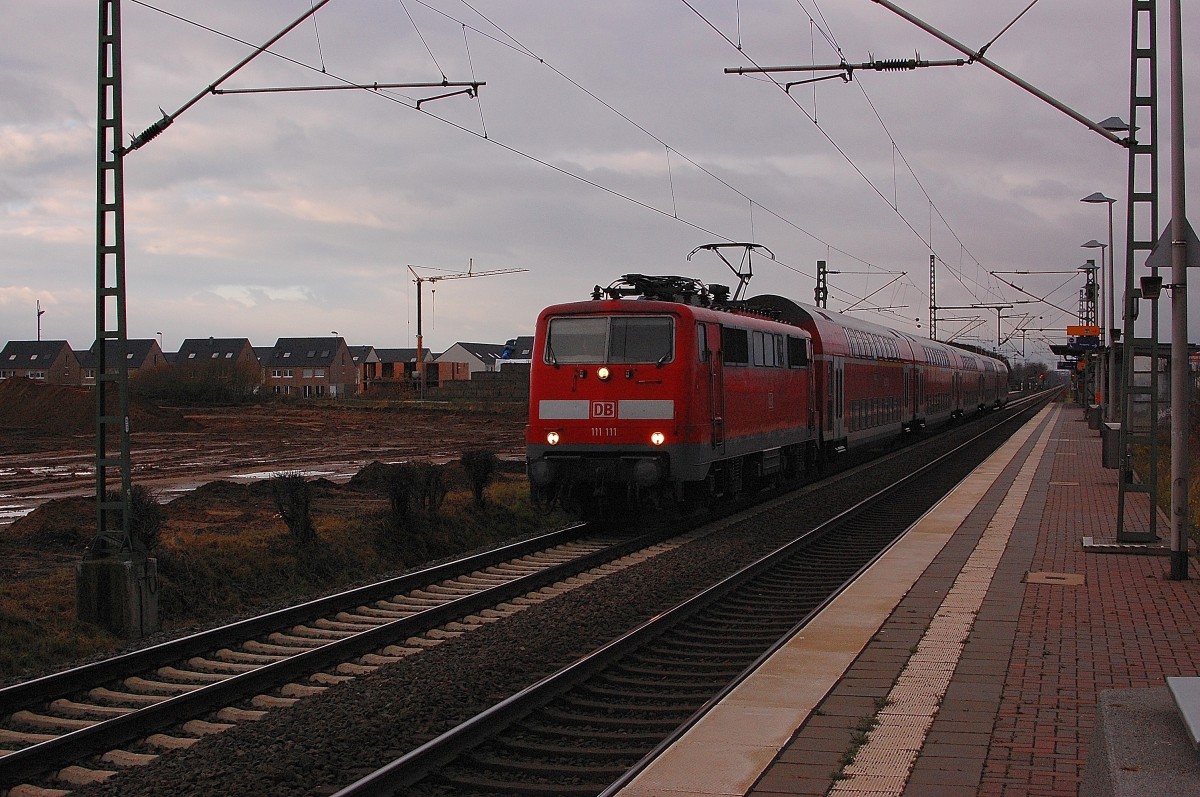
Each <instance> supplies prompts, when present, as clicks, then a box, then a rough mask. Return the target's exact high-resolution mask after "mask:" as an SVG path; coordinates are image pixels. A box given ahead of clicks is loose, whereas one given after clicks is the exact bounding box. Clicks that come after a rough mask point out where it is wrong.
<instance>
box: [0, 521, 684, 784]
mask: <svg viewBox="0 0 1200 797" xmlns="http://www.w3.org/2000/svg"><path fill="white" fill-rule="evenodd" d="M581 525H582V524H581ZM573 528H574V529H575V531H574V533H575V534H577V531H578V527H573ZM571 533H572V532H571V531H570V530H563V531H560V532H554V533H552V534H550V535H543V536H542V537H538V538H536V539H535V540H530V541H526V542H523V543H517V544H514V545H512V546H507V547H505V548H502V549H498V550H497V551H495V552H486V553H484V554H480V555H478V556H475V557H469V558H468V559H465V560H459V561H458V562H452V563H448V564H446V565H441V566H438V567H435V568H429V569H427V570H422V571H419V572H418V573H414V574H410V576H404V577H401V578H400V579H394V580H392V581H389V582H384V583H388V584H394V583H395V582H396V581H405V582H408V585H409V586H424V585H427V584H429V583H431V579H434V580H441V579H442V578H444V577H445V576H446V575H459V574H461V573H462V572H463V567H464V566H465V565H466V563H468V562H469V563H472V564H473V567H472V569H478V568H479V567H480V566H487V564H483V563H484V562H487V563H488V564H496V563H498V562H503V561H507V560H508V559H511V558H514V556H520V555H523V553H527V552H530V551H533V550H540V549H542V548H544V547H545V541H546V538H547V537H551V538H555V539H561V538H562V537H563V536H571ZM664 533H665V532H663V531H661V530H659V531H655V532H652V533H650V534H646V535H642V536H639V537H634V538H630V539H629V540H626V541H624V542H622V543H619V544H617V545H615V546H611V547H609V548H605V549H603V550H600V551H596V552H593V553H591V554H587V555H585V556H583V557H580V558H577V559H573V560H571V561H570V562H564V563H562V564H559V565H553V566H551V567H549V568H547V569H545V570H541V571H538V572H536V573H531V574H529V575H526V576H522V577H519V578H517V579H514V580H512V581H509V582H506V583H504V584H501V585H498V586H495V587H491V588H488V589H485V590H483V591H481V592H478V593H475V594H472V595H469V596H466V597H464V598H460V599H458V600H455V601H452V602H450V603H446V604H443V605H441V606H436V607H432V608H430V609H427V610H425V611H422V612H419V613H418V614H414V615H411V616H409V617H405V618H402V619H399V620H395V621H392V622H390V623H386V624H384V625H380V626H377V627H375V628H372V629H370V630H366V631H363V632H362V633H359V634H356V635H355V636H352V637H348V638H346V639H342V640H337V641H332V642H328V643H326V644H324V645H322V646H320V647H317V648H313V649H311V650H309V651H306V652H302V653H297V654H296V655H294V656H291V657H289V658H287V659H284V660H282V661H277V662H273V663H271V664H266V665H264V666H262V667H260V668H258V669H256V670H253V671H251V672H247V673H242V674H239V675H234V676H231V677H229V678H227V679H225V680H223V681H220V682H217V683H213V684H210V685H207V686H203V687H200V688H198V689H195V690H193V691H191V692H188V693H185V694H182V695H178V696H176V697H171V698H168V699H166V700H164V701H162V702H160V703H157V704H155V705H153V706H148V707H146V708H143V709H140V710H138V711H136V712H134V713H132V714H128V715H125V716H122V717H117V718H114V719H111V720H107V721H104V722H100V723H98V724H96V725H94V726H91V727H89V728H83V729H80V730H76V731H72V732H70V733H66V734H64V735H62V736H59V737H56V738H55V739H52V740H49V741H45V742H41V743H39V744H35V745H32V746H30V747H26V748H23V749H21V750H17V751H15V752H13V753H10V754H8V755H6V756H3V757H0V786H12V785H15V784H16V783H18V782H20V781H22V780H24V779H28V778H30V777H34V776H36V775H40V774H42V773H45V772H47V771H49V770H51V769H53V768H55V767H57V766H61V765H63V764H66V763H69V762H71V761H73V760H77V759H78V758H80V757H81V756H86V755H90V754H96V753H101V752H106V751H108V750H110V749H113V748H115V747H116V746H118V745H120V744H123V743H125V742H128V741H130V740H132V739H137V738H141V737H143V736H146V735H148V734H149V733H151V732H154V731H157V730H160V729H162V728H166V727H170V726H172V725H175V724H177V723H179V722H181V721H183V720H184V719H187V718H190V717H195V716H199V715H202V714H204V713H206V712H208V711H210V710H212V709H214V708H217V707H220V706H225V705H229V704H230V703H233V702H236V701H237V700H240V699H242V698H245V697H247V696H251V695H255V694H258V693H260V692H263V691H265V690H268V689H271V688H274V687H276V686H279V685H281V684H284V683H287V682H289V681H291V680H294V679H295V678H297V677H302V676H305V675H308V674H311V673H313V672H317V671H320V670H322V669H324V668H326V667H328V666H330V665H332V664H336V663H340V662H341V661H344V660H346V659H349V658H353V657H355V656H358V655H362V654H364V653H368V652H370V651H373V650H376V649H379V648H381V647H385V646H386V645H388V644H390V643H392V642H394V641H395V640H396V639H405V638H407V637H409V636H411V635H413V634H414V633H417V632H420V631H423V630H427V629H428V628H430V627H436V626H437V625H441V624H443V623H446V622H449V621H451V620H455V619H458V618H461V617H463V616H465V615H468V614H472V613H475V612H477V611H480V610H482V609H484V608H488V607H490V606H494V605H495V604H497V603H502V602H504V601H506V600H509V599H511V598H513V597H517V596H520V595H523V594H526V593H528V592H532V591H535V590H537V589H540V588H541V587H544V586H546V585H548V584H552V583H555V582H557V581H561V580H563V579H565V578H568V577H570V576H572V575H575V574H577V573H581V572H584V571H586V570H589V569H591V568H593V567H596V566H597V565H600V564H603V563H605V562H608V561H611V560H613V559H616V558H620V557H621V556H625V555H627V554H629V553H632V552H634V551H637V550H640V549H642V548H645V547H647V546H648V545H652V544H654V543H655V542H658V541H660V540H661V538H662V537H663V536H664ZM539 541H540V542H542V545H540V546H532V547H530V543H534V542H539ZM501 551H503V552H505V553H506V554H507V555H506V556H504V557H503V558H501V559H498V560H497V559H496V558H495V557H496V555H497V554H499V553H500V552H501ZM418 576H419V577H420V578H417V577H418ZM410 578H411V579H415V581H412V580H410ZM380 587H381V585H370V586H369V587H364V588H359V589H357V590H351V591H349V592H346V593H340V594H339V595H338V596H333V598H339V597H340V598H343V599H345V598H346V597H347V596H350V595H354V596H363V595H375V596H377V595H378V594H379V592H378V590H379V588H380ZM394 594H395V592H394V591H392V592H388V593H387V597H390V596H392V595H394ZM331 600H332V599H327V598H322V599H320V600H318V601H312V602H309V603H306V604H302V605H301V606H300V607H295V608H293V609H286V610H281V611H280V612H273V613H271V614H269V615H264V616H263V617H262V618H252V619H251V620H247V621H243V622H240V623H235V624H233V625H231V626H226V627H224V628H222V629H218V630H219V631H222V632H224V631H226V630H227V629H232V628H237V629H241V630H245V629H246V628H250V627H253V628H256V629H258V630H259V632H261V631H262V630H264V628H265V629H267V630H274V629H276V628H278V627H279V625H280V623H279V619H280V617H284V616H286V617H292V618H295V619H301V618H304V619H308V618H311V616H312V612H311V611H309V612H307V613H302V614H300V615H297V614H296V612H297V611H298V610H300V609H302V608H304V607H309V608H310V609H311V607H313V606H314V605H317V606H321V607H328V606H333V607H340V606H341V605H343V604H344V603H345V601H344V600H343V601H341V602H336V601H333V602H332V603H331ZM358 602H361V600H358ZM266 618H271V619H272V620H273V622H271V623H264V620H265V619H266ZM285 622H286V621H285ZM203 636H205V635H204V634H198V635H195V637H188V638H186V639H184V640H179V642H178V644H180V645H182V643H188V644H187V645H184V646H182V647H172V654H171V656H170V659H169V660H175V659H176V658H178V656H179V654H178V650H187V651H191V645H192V644H193V640H195V639H196V638H197V637H203ZM221 638H222V639H224V638H225V637H224V636H222V637H221ZM237 638H238V639H239V640H241V639H244V638H245V637H244V636H241V635H239V636H238V637H237ZM173 644H176V643H165V644H164V645H163V646H157V647H158V649H160V650H161V649H162V648H164V647H169V646H172V645H173ZM218 644H219V643H218ZM211 645H212V638H211V637H209V646H208V647H205V648H204V649H205V650H208V649H210V648H211ZM148 650H150V649H148ZM147 652H148V651H138V652H136V653H134V654H128V656H124V657H119V661H121V662H125V663H128V662H129V661H131V660H132V661H138V662H139V664H140V663H141V662H143V661H145V658H144V656H143V655H142V654H145V653H147ZM156 661H158V662H161V661H162V659H161V658H159V659H156ZM114 666H115V665H109V662H107V661H106V662H98V663H97V665H88V666H87V667H83V668H79V669H80V670H87V671H88V672H90V673H94V672H102V673H104V678H105V679H107V678H111V677H119V676H121V675H124V676H128V675H130V674H133V672H131V671H130V670H120V668H119V667H117V672H116V674H114V672H113V667H114ZM141 669H145V668H144V667H140V666H139V668H135V670H134V671H140V670H141ZM52 677H53V676H48V678H52ZM43 680H45V679H39V681H35V682H30V683H31V684H32V683H38V682H40V681H43ZM70 682H71V683H72V685H73V686H75V687H78V682H77V681H76V680H75V679H74V677H72V679H71V681H70ZM95 683H96V681H95V680H92V681H89V682H88V684H89V685H95ZM19 686H22V687H27V685H25V684H22V685H19ZM14 688H15V687H14ZM26 699H27V697H26ZM41 699H42V700H43V701H44V700H45V697H44V695H43V696H42V698H41Z"/></svg>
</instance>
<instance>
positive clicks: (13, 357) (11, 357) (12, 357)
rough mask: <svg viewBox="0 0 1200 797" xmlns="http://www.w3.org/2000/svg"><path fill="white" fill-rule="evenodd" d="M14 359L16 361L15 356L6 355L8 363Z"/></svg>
mask: <svg viewBox="0 0 1200 797" xmlns="http://www.w3.org/2000/svg"><path fill="white" fill-rule="evenodd" d="M15 359H17V355H15V354H10V355H8V361H9V362H12V361H13V360H15Z"/></svg>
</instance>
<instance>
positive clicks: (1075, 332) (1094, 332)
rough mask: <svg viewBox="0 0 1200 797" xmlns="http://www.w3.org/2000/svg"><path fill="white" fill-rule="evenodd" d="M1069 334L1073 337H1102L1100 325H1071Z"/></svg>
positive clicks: (1068, 330)
mask: <svg viewBox="0 0 1200 797" xmlns="http://www.w3.org/2000/svg"><path fill="white" fill-rule="evenodd" d="M1067 334H1068V335H1070V336H1071V337H1073V338H1098V337H1100V327H1095V326H1069V327H1067Z"/></svg>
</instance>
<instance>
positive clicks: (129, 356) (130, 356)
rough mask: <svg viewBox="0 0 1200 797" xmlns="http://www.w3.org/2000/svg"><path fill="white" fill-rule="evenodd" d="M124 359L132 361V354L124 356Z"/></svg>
mask: <svg viewBox="0 0 1200 797" xmlns="http://www.w3.org/2000/svg"><path fill="white" fill-rule="evenodd" d="M125 359H126V360H132V359H133V352H129V353H128V354H126V355H125Z"/></svg>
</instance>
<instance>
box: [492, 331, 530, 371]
mask: <svg viewBox="0 0 1200 797" xmlns="http://www.w3.org/2000/svg"><path fill="white" fill-rule="evenodd" d="M532 362H533V335H522V336H520V337H516V338H509V339H508V340H506V341H505V342H504V350H503V351H502V352H500V359H499V360H498V361H497V362H496V370H500V369H502V368H504V367H506V366H509V365H516V364H518V363H524V364H526V365H528V364H530V363H532Z"/></svg>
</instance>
